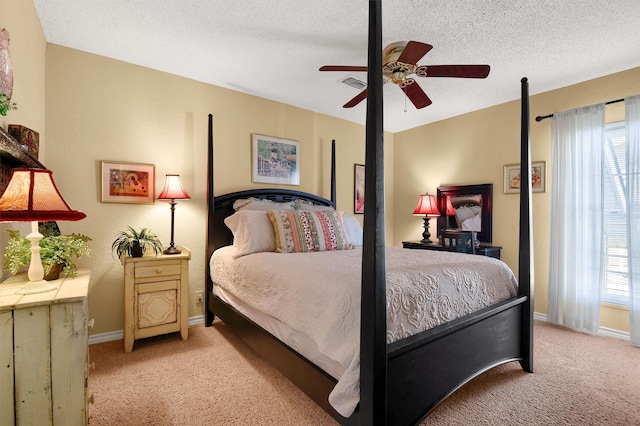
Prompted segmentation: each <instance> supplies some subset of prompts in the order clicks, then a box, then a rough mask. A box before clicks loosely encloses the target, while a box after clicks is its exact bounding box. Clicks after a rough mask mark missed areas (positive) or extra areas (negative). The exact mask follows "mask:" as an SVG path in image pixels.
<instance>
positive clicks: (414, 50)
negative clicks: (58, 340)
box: [398, 41, 433, 65]
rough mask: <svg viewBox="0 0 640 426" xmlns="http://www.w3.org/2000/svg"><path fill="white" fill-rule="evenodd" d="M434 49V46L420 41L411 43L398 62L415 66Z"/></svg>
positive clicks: (405, 48)
mask: <svg viewBox="0 0 640 426" xmlns="http://www.w3.org/2000/svg"><path fill="white" fill-rule="evenodd" d="M432 48H433V46H431V45H430V44H426V43H420V42H419V41H410V42H408V43H407V45H406V46H405V47H404V50H403V51H402V53H401V54H400V56H399V57H398V62H404V63H405V64H413V65H415V64H417V63H418V61H419V60H420V59H422V57H423V56H424V55H426V54H427V52H429V51H430V50H431V49H432Z"/></svg>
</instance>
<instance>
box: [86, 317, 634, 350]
mask: <svg viewBox="0 0 640 426" xmlns="http://www.w3.org/2000/svg"><path fill="white" fill-rule="evenodd" d="M533 319H534V320H538V321H545V322H546V321H547V315H546V314H541V313H539V312H534V313H533ZM203 322H204V315H198V316H195V317H189V326H192V325H196V324H202V323H203ZM596 334H597V335H598V336H604V337H613V338H616V339H622V340H626V341H629V340H630V339H631V337H630V335H629V333H627V332H625V331H620V330H614V329H612V328H607V327H600V329H599V330H598V333H596ZM122 339H124V333H123V331H122V330H117V331H110V332H108V333H100V334H92V335H91V336H89V344H90V345H93V344H96V343H104V342H110V341H112V340H122Z"/></svg>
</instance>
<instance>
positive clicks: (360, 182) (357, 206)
mask: <svg viewBox="0 0 640 426" xmlns="http://www.w3.org/2000/svg"><path fill="white" fill-rule="evenodd" d="M354 182H355V185H354V187H355V188H354V192H353V200H354V201H353V203H354V205H353V212H354V213H356V214H362V213H364V165H363V164H355V167H354Z"/></svg>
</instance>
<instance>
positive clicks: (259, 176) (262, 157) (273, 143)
mask: <svg viewBox="0 0 640 426" xmlns="http://www.w3.org/2000/svg"><path fill="white" fill-rule="evenodd" d="M299 162H300V143H299V142H297V141H292V140H289V139H282V138H274V137H272V136H264V135H257V134H255V133H254V134H253V182H262V183H279V184H285V185H300V170H299Z"/></svg>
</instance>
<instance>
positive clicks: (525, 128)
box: [518, 77, 533, 373]
mask: <svg viewBox="0 0 640 426" xmlns="http://www.w3.org/2000/svg"><path fill="white" fill-rule="evenodd" d="M521 83H522V93H521V98H522V116H521V117H520V123H521V124H520V254H519V259H518V260H519V261H518V283H519V288H518V295H519V296H526V297H527V300H526V302H524V304H523V305H522V335H521V343H520V344H521V352H522V357H523V358H522V361H520V365H521V366H522V369H523V370H525V371H528V372H530V373H533V292H532V287H531V267H532V265H533V262H532V260H533V257H532V256H533V254H532V247H531V242H532V239H531V219H532V218H531V216H532V214H531V159H530V155H531V147H530V141H529V83H528V81H527V78H526V77H524V78H523V79H522V80H521Z"/></svg>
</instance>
